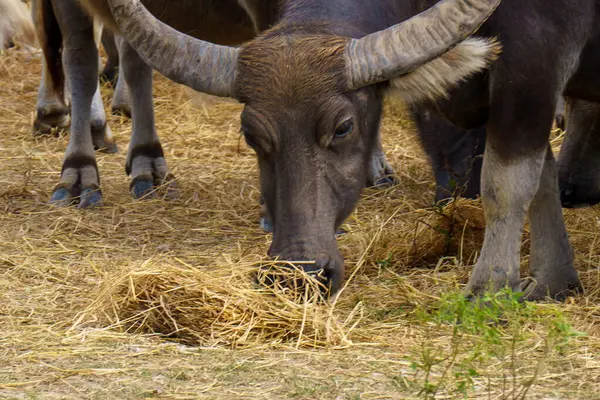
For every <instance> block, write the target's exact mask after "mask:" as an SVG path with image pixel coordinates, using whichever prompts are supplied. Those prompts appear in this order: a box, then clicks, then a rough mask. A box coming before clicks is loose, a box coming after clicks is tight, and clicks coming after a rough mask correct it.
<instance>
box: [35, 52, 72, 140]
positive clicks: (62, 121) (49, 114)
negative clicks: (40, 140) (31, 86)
mask: <svg viewBox="0 0 600 400" xmlns="http://www.w3.org/2000/svg"><path fill="white" fill-rule="evenodd" d="M63 91H64V88H56V87H54V83H53V82H52V79H50V72H49V71H48V61H47V60H46V59H45V57H42V79H41V81H40V87H39V89H38V96H37V104H36V107H35V108H36V114H35V120H34V122H33V134H34V135H48V134H51V133H60V131H62V130H66V129H68V128H69V125H70V124H71V117H70V116H69V111H70V110H69V106H68V105H67V103H66V101H65V98H64V96H63V95H62V93H64V92H63Z"/></svg>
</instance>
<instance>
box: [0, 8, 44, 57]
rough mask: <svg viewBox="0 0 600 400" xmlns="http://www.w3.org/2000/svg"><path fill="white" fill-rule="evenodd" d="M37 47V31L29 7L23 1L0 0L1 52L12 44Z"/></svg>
mask: <svg viewBox="0 0 600 400" xmlns="http://www.w3.org/2000/svg"><path fill="white" fill-rule="evenodd" d="M11 41H12V42H14V43H21V44H25V45H30V46H33V45H35V30H34V29H33V23H32V21H31V16H30V14H29V9H28V8H27V5H25V3H23V2H22V1H21V0H0V50H3V49H5V48H7V47H8V46H9V44H10V42H11Z"/></svg>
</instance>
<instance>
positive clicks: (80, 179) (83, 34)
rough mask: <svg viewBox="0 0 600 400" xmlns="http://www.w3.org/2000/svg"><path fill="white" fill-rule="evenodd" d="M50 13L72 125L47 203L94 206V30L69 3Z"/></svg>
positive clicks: (96, 190)
mask: <svg viewBox="0 0 600 400" xmlns="http://www.w3.org/2000/svg"><path fill="white" fill-rule="evenodd" d="M54 12H55V13H56V17H57V20H58V22H59V24H60V26H61V30H62V33H63V37H64V50H63V51H64V54H63V60H64V68H65V71H66V76H67V78H68V79H69V82H70V88H71V93H72V104H71V111H72V121H71V136H70V138H69V144H68V146H67V150H66V153H65V158H64V162H63V166H62V172H61V177H60V182H59V183H58V185H57V186H56V188H55V190H54V193H53V194H52V198H51V201H52V202H54V203H57V204H62V205H67V204H70V203H71V202H72V201H74V200H79V206H80V207H86V206H92V205H98V204H100V203H101V201H102V196H101V193H100V179H99V174H98V167H97V165H96V157H95V153H94V141H93V139H92V127H91V123H92V108H93V106H92V102H93V99H94V96H95V95H96V96H98V99H99V95H98V94H97V89H98V49H97V48H96V46H95V43H94V26H93V22H92V20H91V19H90V18H89V17H88V16H87V15H86V14H85V13H84V12H83V11H82V10H81V9H80V8H79V7H78V6H77V5H76V4H75V3H73V2H71V1H61V2H54ZM95 103H97V100H96V102H95ZM94 108H97V107H96V105H95V106H94ZM95 112H98V110H97V109H96V110H95Z"/></svg>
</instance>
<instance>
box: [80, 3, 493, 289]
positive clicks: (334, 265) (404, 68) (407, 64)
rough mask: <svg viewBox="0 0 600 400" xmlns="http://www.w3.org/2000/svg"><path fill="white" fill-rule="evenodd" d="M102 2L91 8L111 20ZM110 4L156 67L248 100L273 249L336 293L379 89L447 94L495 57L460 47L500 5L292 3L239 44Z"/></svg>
mask: <svg viewBox="0 0 600 400" xmlns="http://www.w3.org/2000/svg"><path fill="white" fill-rule="evenodd" d="M100 3H101V2H95V1H93V2H87V5H88V7H91V8H92V11H93V13H94V15H102V16H104V18H105V19H106V20H109V19H110V11H109V10H107V9H104V8H103V7H102V6H103V5H104V4H100ZM110 3H111V6H113V9H112V11H113V15H114V16H115V19H116V21H117V23H118V25H119V28H120V30H121V33H122V34H123V35H124V37H125V38H126V39H127V40H128V42H129V43H130V44H131V45H132V46H133V47H134V48H135V49H136V50H137V51H138V53H139V54H140V55H141V57H142V58H143V59H144V60H146V61H147V62H148V63H149V64H150V65H152V66H153V67H154V68H156V69H157V70H158V71H160V72H162V73H163V74H164V75H165V76H167V77H169V78H171V79H173V80H175V81H176V82H179V83H183V84H186V85H188V86H190V87H192V88H193V89H196V90H199V91H204V92H207V93H210V94H213V95H220V96H230V97H234V98H236V99H238V100H239V101H241V102H242V103H244V105H245V107H244V111H243V112H242V117H241V120H242V131H243V133H244V136H245V138H246V141H247V142H248V144H249V145H250V146H251V147H252V148H253V149H255V151H256V153H257V155H258V162H259V169H260V179H261V186H262V193H263V195H264V198H265V204H266V207H267V209H268V210H269V213H270V215H271V216H272V218H273V223H274V236H273V242H272V245H271V248H270V250H269V254H270V255H271V256H274V257H279V258H280V259H286V260H293V261H302V260H306V261H314V263H313V264H310V263H303V264H302V265H303V267H304V268H306V270H307V271H315V270H323V271H324V273H323V275H324V276H325V277H326V278H327V279H328V284H329V285H330V288H331V291H332V292H335V291H336V290H338V289H339V287H340V285H341V283H342V281H343V276H344V262H343V259H342V257H341V254H340V253H339V250H338V248H337V245H336V241H335V232H336V228H337V226H339V224H340V223H341V222H342V221H343V220H344V219H345V218H346V217H347V215H348V214H349V213H350V212H351V211H352V209H353V208H354V206H355V204H356V202H357V200H358V198H359V194H360V192H361V189H362V188H363V186H364V181H365V179H366V175H367V171H368V165H369V159H370V155H371V154H372V151H373V148H374V146H375V145H376V143H377V137H378V131H379V123H380V116H381V108H382V97H383V94H384V92H385V91H386V90H388V89H389V88H392V89H393V90H394V92H395V93H396V94H399V95H401V96H402V97H403V98H405V99H408V100H411V101H414V100H419V99H423V98H429V97H435V96H444V95H445V93H446V90H447V89H448V88H450V87H452V86H453V85H454V84H456V83H457V82H460V81H461V80H462V79H464V78H465V77H467V76H470V75H472V74H473V73H475V72H477V71H480V70H481V69H483V68H484V67H486V66H487V65H489V63H490V62H491V61H492V60H493V59H494V58H495V57H496V52H497V50H498V47H497V45H496V43H495V42H494V41H493V40H489V39H482V38H480V39H470V40H469V41H465V42H464V43H460V42H461V40H463V39H464V38H466V37H467V36H469V34H471V33H472V32H473V31H474V30H475V29H477V28H478V27H479V26H480V25H481V24H482V23H483V22H484V21H485V20H486V19H487V18H488V16H489V15H490V13H491V12H492V11H493V10H494V9H495V8H496V6H497V5H498V3H499V1H493V0H492V1H490V0H470V1H459V0H444V1H441V2H440V3H438V4H437V5H435V6H434V7H433V8H431V9H429V10H428V11H425V12H423V13H420V14H418V15H416V16H415V17H413V18H411V19H410V20H407V21H404V22H403V20H405V19H406V17H409V16H411V15H415V14H417V13H416V12H412V11H416V10H413V9H412V8H411V7H407V6H408V3H407V2H399V1H395V0H394V1H392V0H390V1H383V0H381V1H378V2H376V3H373V2H358V1H348V0H327V1H323V0H320V1H318V0H302V1H292V0H289V1H284V2H282V5H283V9H282V10H283V11H282V16H281V18H280V21H279V22H278V23H277V24H276V25H275V26H274V27H273V28H271V29H269V30H268V31H267V32H265V33H264V34H262V35H260V36H258V37H257V38H256V39H254V40H252V41H250V42H248V43H246V44H244V45H243V46H242V47H241V48H233V47H227V46H219V45H215V44H212V43H209V42H205V41H200V40H197V39H194V38H192V37H190V36H187V35H184V34H182V33H180V32H177V31H175V30H173V29H172V28H170V27H168V26H167V25H165V24H162V23H161V22H159V21H157V20H156V19H155V18H154V17H153V16H152V14H151V13H149V12H147V11H146V9H145V8H144V7H143V6H142V5H141V4H140V3H139V2H138V1H112V0H111V1H110ZM367 3H368V4H367ZM94 7H96V8H94ZM401 22H403V23H401ZM105 23H106V24H107V25H108V24H110V22H109V21H105ZM394 24H397V25H394ZM459 43H460V44H459ZM201 71H203V73H202V72H201ZM206 71H210V72H211V73H210V74H206Z"/></svg>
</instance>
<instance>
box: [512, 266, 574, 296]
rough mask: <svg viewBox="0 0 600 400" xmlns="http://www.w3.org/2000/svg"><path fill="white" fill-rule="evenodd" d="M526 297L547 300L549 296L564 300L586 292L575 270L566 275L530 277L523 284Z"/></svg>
mask: <svg viewBox="0 0 600 400" xmlns="http://www.w3.org/2000/svg"><path fill="white" fill-rule="evenodd" d="M523 292H524V293H525V299H526V300H529V301H537V300H545V299H547V298H550V299H553V300H556V301H564V300H565V299H566V298H567V297H569V296H573V295H576V294H582V293H584V290H583V286H582V285H581V281H580V280H579V278H578V277H577V273H576V272H575V270H573V272H572V273H568V275H566V276H561V277H558V276H552V277H548V276H544V277H543V278H540V279H538V280H534V279H531V278H530V279H529V280H528V281H527V282H526V283H525V285H524V286H523Z"/></svg>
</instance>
